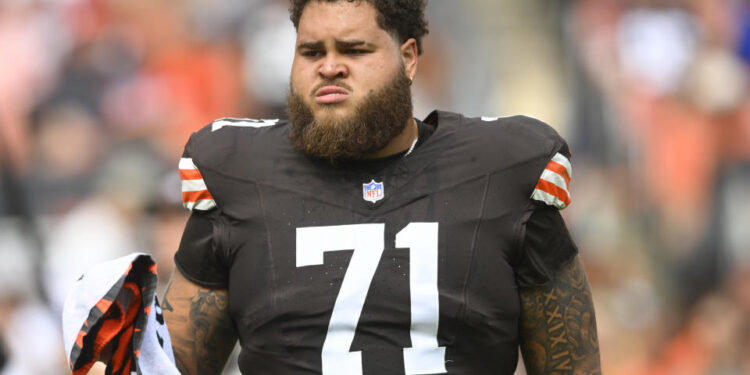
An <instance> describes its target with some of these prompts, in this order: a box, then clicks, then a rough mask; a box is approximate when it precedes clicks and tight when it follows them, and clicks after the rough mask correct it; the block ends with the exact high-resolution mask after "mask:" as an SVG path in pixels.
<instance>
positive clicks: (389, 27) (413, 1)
mask: <svg viewBox="0 0 750 375" xmlns="http://www.w3.org/2000/svg"><path fill="white" fill-rule="evenodd" d="M310 1H325V2H329V3H333V2H336V1H348V2H350V3H353V2H355V1H366V2H368V3H370V4H372V6H373V7H375V10H377V12H378V19H377V21H378V26H380V28H381V29H383V30H385V31H387V32H389V33H392V34H394V35H396V36H397V37H398V40H399V41H400V42H401V43H404V42H406V41H407V40H408V39H409V38H414V39H416V41H417V51H418V53H419V54H420V55H421V54H422V37H423V36H425V35H426V34H427V33H428V32H429V31H428V30H427V21H426V20H425V18H424V8H425V6H426V5H427V0H290V1H289V18H290V19H291V20H292V23H293V24H294V28H295V29H297V28H298V27H299V19H300V17H301V16H302V11H303V10H304V9H305V6H306V5H307V3H309V2H310Z"/></svg>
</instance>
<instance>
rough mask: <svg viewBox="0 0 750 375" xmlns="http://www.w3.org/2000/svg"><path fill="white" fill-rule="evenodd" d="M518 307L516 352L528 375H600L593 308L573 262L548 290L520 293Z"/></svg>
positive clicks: (583, 277)
mask: <svg viewBox="0 0 750 375" xmlns="http://www.w3.org/2000/svg"><path fill="white" fill-rule="evenodd" d="M521 304H522V313H521V349H522V353H523V358H524V363H525V364H526V370H527V372H528V373H529V374H530V375H532V374H550V375H568V374H575V375H579V374H581V375H583V374H585V375H600V374H601V365H600V362H599V341H598V338H597V332H596V318H595V315H594V306H593V302H592V299H591V291H590V289H589V285H588V281H587V280H586V274H585V273H584V271H583V266H582V264H581V262H580V260H578V258H576V259H575V260H574V261H572V262H571V263H570V264H568V265H566V266H565V267H564V268H563V269H562V270H561V271H560V272H559V274H558V275H557V277H556V279H555V281H554V282H552V283H551V284H550V285H548V286H546V287H543V288H528V289H524V290H522V291H521Z"/></svg>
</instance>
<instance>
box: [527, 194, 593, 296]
mask: <svg viewBox="0 0 750 375" xmlns="http://www.w3.org/2000/svg"><path fill="white" fill-rule="evenodd" d="M577 254H578V247H577V246H576V244H575V243H574V242H573V239H572V237H571V236H570V233H569V232H568V228H567V227H566V226H565V221H564V220H563V218H562V216H561V215H560V211H559V210H558V209H557V208H555V207H552V206H549V205H545V204H539V205H537V207H536V208H535V209H534V211H533V212H532V214H531V216H530V217H529V220H528V221H527V222H526V230H525V233H524V240H523V245H522V247H521V252H520V253H519V257H518V259H517V261H516V265H515V267H514V268H515V272H516V280H517V282H518V286H519V287H529V286H541V285H545V284H547V283H548V282H549V281H551V280H552V279H553V278H554V276H555V273H556V272H557V271H558V270H560V269H561V268H562V267H563V266H564V265H565V264H567V263H568V262H570V261H571V260H572V259H573V258H574V257H575V256H576V255H577Z"/></svg>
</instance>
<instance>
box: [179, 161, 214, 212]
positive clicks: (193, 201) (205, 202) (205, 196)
mask: <svg viewBox="0 0 750 375" xmlns="http://www.w3.org/2000/svg"><path fill="white" fill-rule="evenodd" d="M179 168H180V179H181V180H182V205H183V206H184V207H185V208H187V209H188V210H191V211H192V210H203V211H205V210H210V209H212V208H214V207H216V202H215V201H214V197H213V196H212V195H211V192H209V191H208V187H207V186H206V182H205V181H203V176H202V175H201V172H200V171H199V170H198V167H197V166H196V165H195V163H193V159H192V158H181V159H180V165H179Z"/></svg>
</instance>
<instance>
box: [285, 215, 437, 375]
mask: <svg viewBox="0 0 750 375" xmlns="http://www.w3.org/2000/svg"><path fill="white" fill-rule="evenodd" d="M384 237H385V224H352V225H337V226H326V227H307V228H297V267H305V266H314V265H321V264H323V254H324V253H325V252H327V251H340V250H354V252H353V253H352V258H351V260H350V261H349V268H348V269H347V270H346V273H345V274H344V280H343V282H342V283H341V289H340V290H339V294H338V296H337V297H336V302H335V303H334V305H333V313H332V314H331V321H330V322H329V324H328V332H327V334H326V338H325V341H324V342H323V351H322V354H321V358H322V363H323V375H361V374H362V353H361V352H359V351H356V352H350V351H349V349H350V348H351V345H352V341H353V340H354V333H355V331H356V329H357V322H358V321H359V317H360V314H361V313H362V307H363V306H364V304H365V298H366V297H367V291H368V290H369V289H370V283H371V282H372V279H373V277H374V276H375V270H376V269H377V267H378V263H379V262H380V257H381V255H382V254H383V248H384ZM396 248H409V249H410V251H411V253H410V255H409V272H410V279H409V288H410V289H411V290H410V295H411V329H410V334H411V344H412V346H411V348H404V367H405V369H406V374H407V375H411V374H415V375H416V374H436V373H445V372H446V370H445V347H441V346H438V342H437V331H438V319H439V316H440V312H439V299H438V287H437V269H438V250H437V249H438V223H410V224H409V225H407V226H406V227H404V229H402V230H401V231H400V232H398V234H396Z"/></svg>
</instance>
